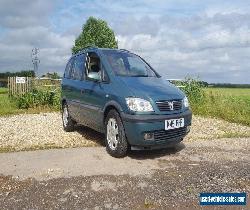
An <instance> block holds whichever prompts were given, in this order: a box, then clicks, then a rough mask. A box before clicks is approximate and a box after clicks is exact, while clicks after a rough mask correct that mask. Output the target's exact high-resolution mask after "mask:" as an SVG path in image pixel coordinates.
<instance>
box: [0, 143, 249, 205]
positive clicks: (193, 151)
mask: <svg viewBox="0 0 250 210" xmlns="http://www.w3.org/2000/svg"><path fill="white" fill-rule="evenodd" d="M227 141H228V139H214V140H204V141H200V142H199V141H192V142H186V143H185V145H184V144H180V145H179V146H178V147H176V148H175V149H165V150H160V151H131V153H130V154H129V156H128V157H126V158H123V159H115V158H112V157H110V156H109V155H107V154H106V152H105V149H104V148H103V147H92V148H90V147H88V148H73V149H72V148H69V149H61V150H58V149H53V150H43V151H42V150H40V151H30V152H18V153H2V154H0V163H6V166H3V165H2V167H0V174H3V173H4V174H5V175H2V176H0V206H1V209H180V210H182V209H245V210H247V209H250V199H249V193H250V162H249V160H250V138H244V139H235V138H231V139H230V144H229V143H228V142H227ZM40 172H43V173H40ZM44 172H47V176H46V173H44ZM7 174H9V176H7ZM11 175H12V176H11ZM28 177H29V178H28ZM200 192H246V193H247V194H248V201H247V206H210V207H202V208H201V206H199V193H200Z"/></svg>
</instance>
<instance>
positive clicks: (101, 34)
mask: <svg viewBox="0 0 250 210" xmlns="http://www.w3.org/2000/svg"><path fill="white" fill-rule="evenodd" d="M88 46H96V47H102V48H118V44H117V41H116V40H115V34H114V31H113V30H112V29H111V28H109V26H108V24H107V22H106V21H104V20H101V19H96V18H94V17H89V19H88V20H87V22H86V23H85V24H84V25H83V28H82V32H81V34H80V35H79V36H78V37H77V38H76V40H75V45H74V46H73V48H72V53H73V54H75V53H77V52H79V51H80V50H81V49H82V48H84V47H88Z"/></svg>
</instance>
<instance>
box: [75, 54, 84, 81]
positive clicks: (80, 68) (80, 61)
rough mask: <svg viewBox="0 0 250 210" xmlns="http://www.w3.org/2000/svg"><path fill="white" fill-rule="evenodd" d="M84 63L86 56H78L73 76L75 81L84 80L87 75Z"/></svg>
mask: <svg viewBox="0 0 250 210" xmlns="http://www.w3.org/2000/svg"><path fill="white" fill-rule="evenodd" d="M84 62H85V55H84V54H81V55H78V56H77V57H76V58H75V59H74V73H73V75H72V79H75V80H82V79H84V78H83V76H84V74H85V66H84Z"/></svg>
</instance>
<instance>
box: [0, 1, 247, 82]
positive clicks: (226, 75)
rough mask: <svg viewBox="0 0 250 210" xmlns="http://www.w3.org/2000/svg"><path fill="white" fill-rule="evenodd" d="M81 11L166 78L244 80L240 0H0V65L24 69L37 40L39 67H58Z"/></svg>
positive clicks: (244, 25) (242, 3) (77, 29)
mask: <svg viewBox="0 0 250 210" xmlns="http://www.w3.org/2000/svg"><path fill="white" fill-rule="evenodd" d="M89 16H95V17H98V18H102V19H104V20H106V21H107V22H108V24H109V26H110V27H112V28H113V30H114V31H115V35H116V37H117V39H118V41H119V48H126V49H129V50H131V51H134V52H136V53H138V54H140V55H141V56H142V57H144V58H145V59H146V60H147V61H148V62H149V63H151V65H152V66H153V67H154V68H155V69H156V70H157V71H158V72H160V74H161V75H163V76H164V77H166V78H184V77H185V76H187V75H190V76H199V77H200V78H201V79H203V80H205V81H208V82H231V83H250V1H248V0H237V1H235V0H224V1H222V0H221V1H219V0H202V1H201V0H168V1H166V0H155V1H153V0H127V1H126V0H122V1H121V0H113V1H111V0H86V1H83V0H82V1H80V0H79V1H77V0H74V1H70V0H65V1H63V0H61V1H59V0H54V1H53V0H0V72H4V71H7V70H8V71H18V70H21V69H32V62H31V50H32V48H33V47H38V48H39V49H40V52H39V58H40V60H41V63H40V66H39V70H40V71H41V72H42V73H44V72H47V71H57V72H59V73H60V74H62V72H63V70H64V66H65V63H66V62H67V59H68V58H69V57H70V55H71V47H72V45H73V44H74V40H75V38H76V36H77V35H78V34H79V33H80V31H81V27H82V25H83V23H84V22H85V21H86V19H87V18H88V17H89Z"/></svg>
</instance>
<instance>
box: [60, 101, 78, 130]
mask: <svg viewBox="0 0 250 210" xmlns="http://www.w3.org/2000/svg"><path fill="white" fill-rule="evenodd" d="M62 122H63V129H64V130H65V131H66V132H71V131H73V130H74V125H75V124H76V122H75V121H74V120H73V119H72V118H71V117H70V115H69V110H68V105H67V103H64V104H63V106H62Z"/></svg>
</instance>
